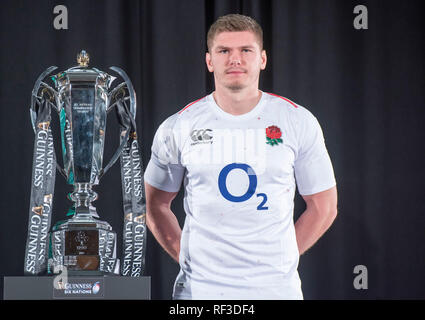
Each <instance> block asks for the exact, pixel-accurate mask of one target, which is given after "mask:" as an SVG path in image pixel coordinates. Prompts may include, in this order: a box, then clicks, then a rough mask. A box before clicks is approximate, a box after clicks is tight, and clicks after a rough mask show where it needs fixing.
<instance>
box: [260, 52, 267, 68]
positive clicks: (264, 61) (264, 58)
mask: <svg viewBox="0 0 425 320" xmlns="http://www.w3.org/2000/svg"><path fill="white" fill-rule="evenodd" d="M266 65H267V53H266V50H261V70H264V69H265V68H266Z"/></svg>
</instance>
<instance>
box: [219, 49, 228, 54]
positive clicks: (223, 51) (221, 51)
mask: <svg viewBox="0 0 425 320" xmlns="http://www.w3.org/2000/svg"><path fill="white" fill-rule="evenodd" d="M227 52H229V50H226V49H222V50H220V51H219V53H227Z"/></svg>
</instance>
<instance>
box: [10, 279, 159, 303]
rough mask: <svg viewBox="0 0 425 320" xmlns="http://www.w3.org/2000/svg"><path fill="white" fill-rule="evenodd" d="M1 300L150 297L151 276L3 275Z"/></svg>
mask: <svg viewBox="0 0 425 320" xmlns="http://www.w3.org/2000/svg"><path fill="white" fill-rule="evenodd" d="M3 294H4V295H3V298H4V300H71V299H74V300H75V299H79V300H86V299H87V300H88V299H90V300H91V299H106V300H149V299H150V298H151V278H150V277H139V278H132V277H121V276H69V277H68V278H67V279H64V280H63V281H58V278H55V277H54V276H45V277H32V276H26V277H4V289H3Z"/></svg>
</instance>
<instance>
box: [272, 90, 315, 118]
mask: <svg viewBox="0 0 425 320" xmlns="http://www.w3.org/2000/svg"><path fill="white" fill-rule="evenodd" d="M264 93H265V94H266V95H267V99H268V103H269V104H271V105H273V106H275V107H276V108H278V111H280V112H284V113H285V114H290V115H291V116H292V117H295V118H297V119H302V118H306V117H307V118H308V117H310V116H312V113H311V112H310V111H309V110H308V109H307V108H306V107H304V106H302V105H300V104H298V103H296V102H294V101H293V100H292V99H289V98H286V97H284V96H281V95H278V94H276V93H271V92H264Z"/></svg>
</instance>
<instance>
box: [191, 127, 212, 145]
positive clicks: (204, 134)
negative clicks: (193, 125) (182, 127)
mask: <svg viewBox="0 0 425 320" xmlns="http://www.w3.org/2000/svg"><path fill="white" fill-rule="evenodd" d="M190 137H191V138H192V140H193V142H203V141H210V140H212V138H213V137H212V130H211V129H195V130H192V132H191V134H190Z"/></svg>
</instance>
